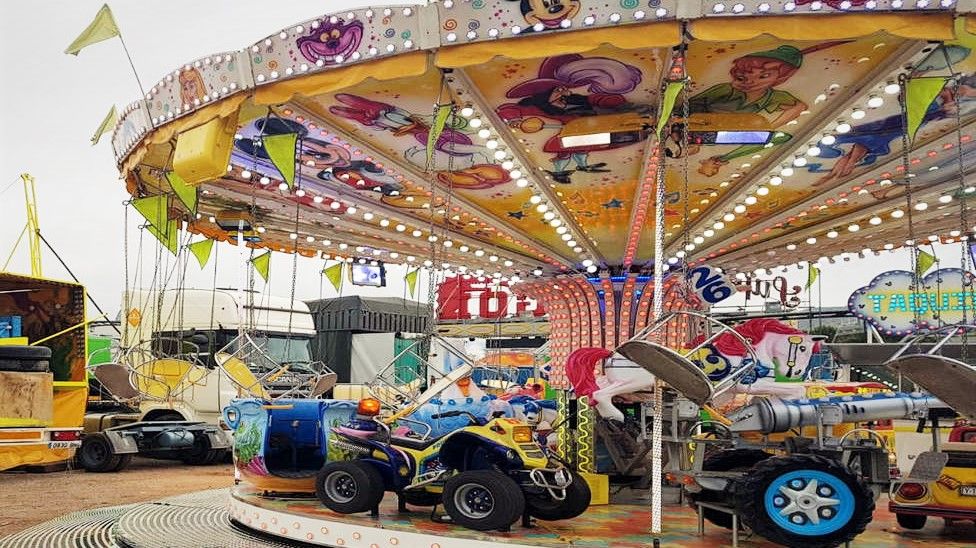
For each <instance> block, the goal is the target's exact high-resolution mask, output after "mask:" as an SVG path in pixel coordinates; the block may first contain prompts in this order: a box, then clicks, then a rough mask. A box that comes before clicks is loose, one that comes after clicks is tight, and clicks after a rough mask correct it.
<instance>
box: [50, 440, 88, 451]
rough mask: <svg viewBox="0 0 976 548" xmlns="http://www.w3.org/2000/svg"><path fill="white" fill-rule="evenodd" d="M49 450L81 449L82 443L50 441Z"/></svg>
mask: <svg viewBox="0 0 976 548" xmlns="http://www.w3.org/2000/svg"><path fill="white" fill-rule="evenodd" d="M47 447H48V449H70V448H72V447H81V442H80V441H49V442H48V443H47Z"/></svg>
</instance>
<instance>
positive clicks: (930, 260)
mask: <svg viewBox="0 0 976 548" xmlns="http://www.w3.org/2000/svg"><path fill="white" fill-rule="evenodd" d="M936 262H937V260H936V258H935V255H932V254H930V253H926V252H924V251H922V250H921V249H919V250H918V259H917V260H916V262H915V275H916V276H918V277H919V278H921V277H922V275H923V274H925V273H926V272H928V271H929V269H930V268H932V265H934V264H935V263H936Z"/></svg>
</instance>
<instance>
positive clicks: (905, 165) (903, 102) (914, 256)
mask: <svg viewBox="0 0 976 548" xmlns="http://www.w3.org/2000/svg"><path fill="white" fill-rule="evenodd" d="M898 84H899V85H900V86H901V93H900V94H899V96H898V103H899V104H900V106H901V122H902V132H901V165H902V170H903V171H904V178H905V180H904V182H903V183H902V184H904V185H905V209H906V213H907V214H908V240H909V241H910V242H912V244H911V245H910V246H908V251H909V254H910V257H911V271H912V285H911V286H910V287H909V293H910V295H911V299H912V306H911V307H910V308H911V309H912V313H913V315H914V320H913V321H914V323H913V325H915V327H916V329H917V328H918V326H919V323H920V321H921V317H920V315H919V310H918V309H919V306H918V302H917V299H916V297H915V294H916V293H917V292H918V288H919V287H920V286H921V277H920V276H919V273H918V242H917V241H915V222H914V219H913V215H912V211H913V210H914V209H915V208H914V205H915V204H913V203H912V175H911V160H910V159H909V152H910V150H909V147H910V143H909V142H908V101H907V95H908V77H907V76H906V75H905V74H900V75H899V76H898Z"/></svg>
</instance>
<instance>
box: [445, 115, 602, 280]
mask: <svg viewBox="0 0 976 548" xmlns="http://www.w3.org/2000/svg"><path fill="white" fill-rule="evenodd" d="M460 114H461V116H462V117H464V118H465V119H467V120H468V125H470V126H471V127H472V128H474V129H477V130H478V133H477V135H478V137H479V138H481V139H483V140H484V145H485V147H486V148H487V149H489V150H491V151H493V156H494V158H495V160H497V161H499V162H501V167H502V169H504V170H506V171H507V172H508V175H509V177H510V178H511V179H512V180H513V181H515V186H517V187H519V188H526V187H528V186H530V185H531V184H532V183H531V182H530V180H529V178H528V177H527V174H526V173H524V172H523V171H524V170H523V167H522V166H521V165H519V163H518V160H517V158H515V157H514V155H513V154H512V153H511V152H510V151H507V150H505V148H503V143H502V141H501V139H500V138H499V137H498V136H496V135H495V134H494V133H493V132H492V129H491V127H490V126H489V125H488V124H487V123H486V122H484V121H483V120H482V119H481V116H480V114H479V113H478V112H477V111H476V110H475V108H474V107H473V106H471V105H466V106H464V107H462V108H461V110H460ZM529 203H530V204H531V205H532V206H534V209H535V211H536V212H537V213H539V214H541V215H542V219H543V220H544V221H546V222H547V223H548V224H549V226H550V227H552V228H553V229H554V230H555V232H556V234H557V235H558V236H559V238H560V239H561V240H562V241H563V242H565V243H566V246H567V247H569V248H570V249H572V251H573V252H574V253H577V254H579V255H580V256H582V254H583V253H584V249H583V247H582V246H581V245H580V243H579V242H578V241H577V240H576V238H575V237H574V236H573V234H572V233H571V232H570V229H569V227H568V226H566V223H564V222H563V220H562V219H561V218H560V217H559V214H558V213H557V212H556V211H555V208H554V207H550V205H549V204H548V203H547V202H546V200H545V199H544V198H543V197H542V193H541V192H539V191H537V190H536V191H534V192H533V194H532V196H531V197H529ZM583 267H584V268H586V269H587V271H588V272H596V267H595V266H594V265H593V261H592V260H590V259H584V260H583ZM591 269H592V270H591Z"/></svg>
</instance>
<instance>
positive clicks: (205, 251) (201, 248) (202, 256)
mask: <svg viewBox="0 0 976 548" xmlns="http://www.w3.org/2000/svg"><path fill="white" fill-rule="evenodd" d="M213 243H214V241H213V240H211V239H210V238H207V239H206V240H201V241H199V242H194V243H192V244H190V245H188V246H186V248H187V249H189V250H190V253H193V256H194V257H196V258H197V262H198V263H200V268H203V267H205V266H207V261H209V260H210V252H211V251H213Z"/></svg>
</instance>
